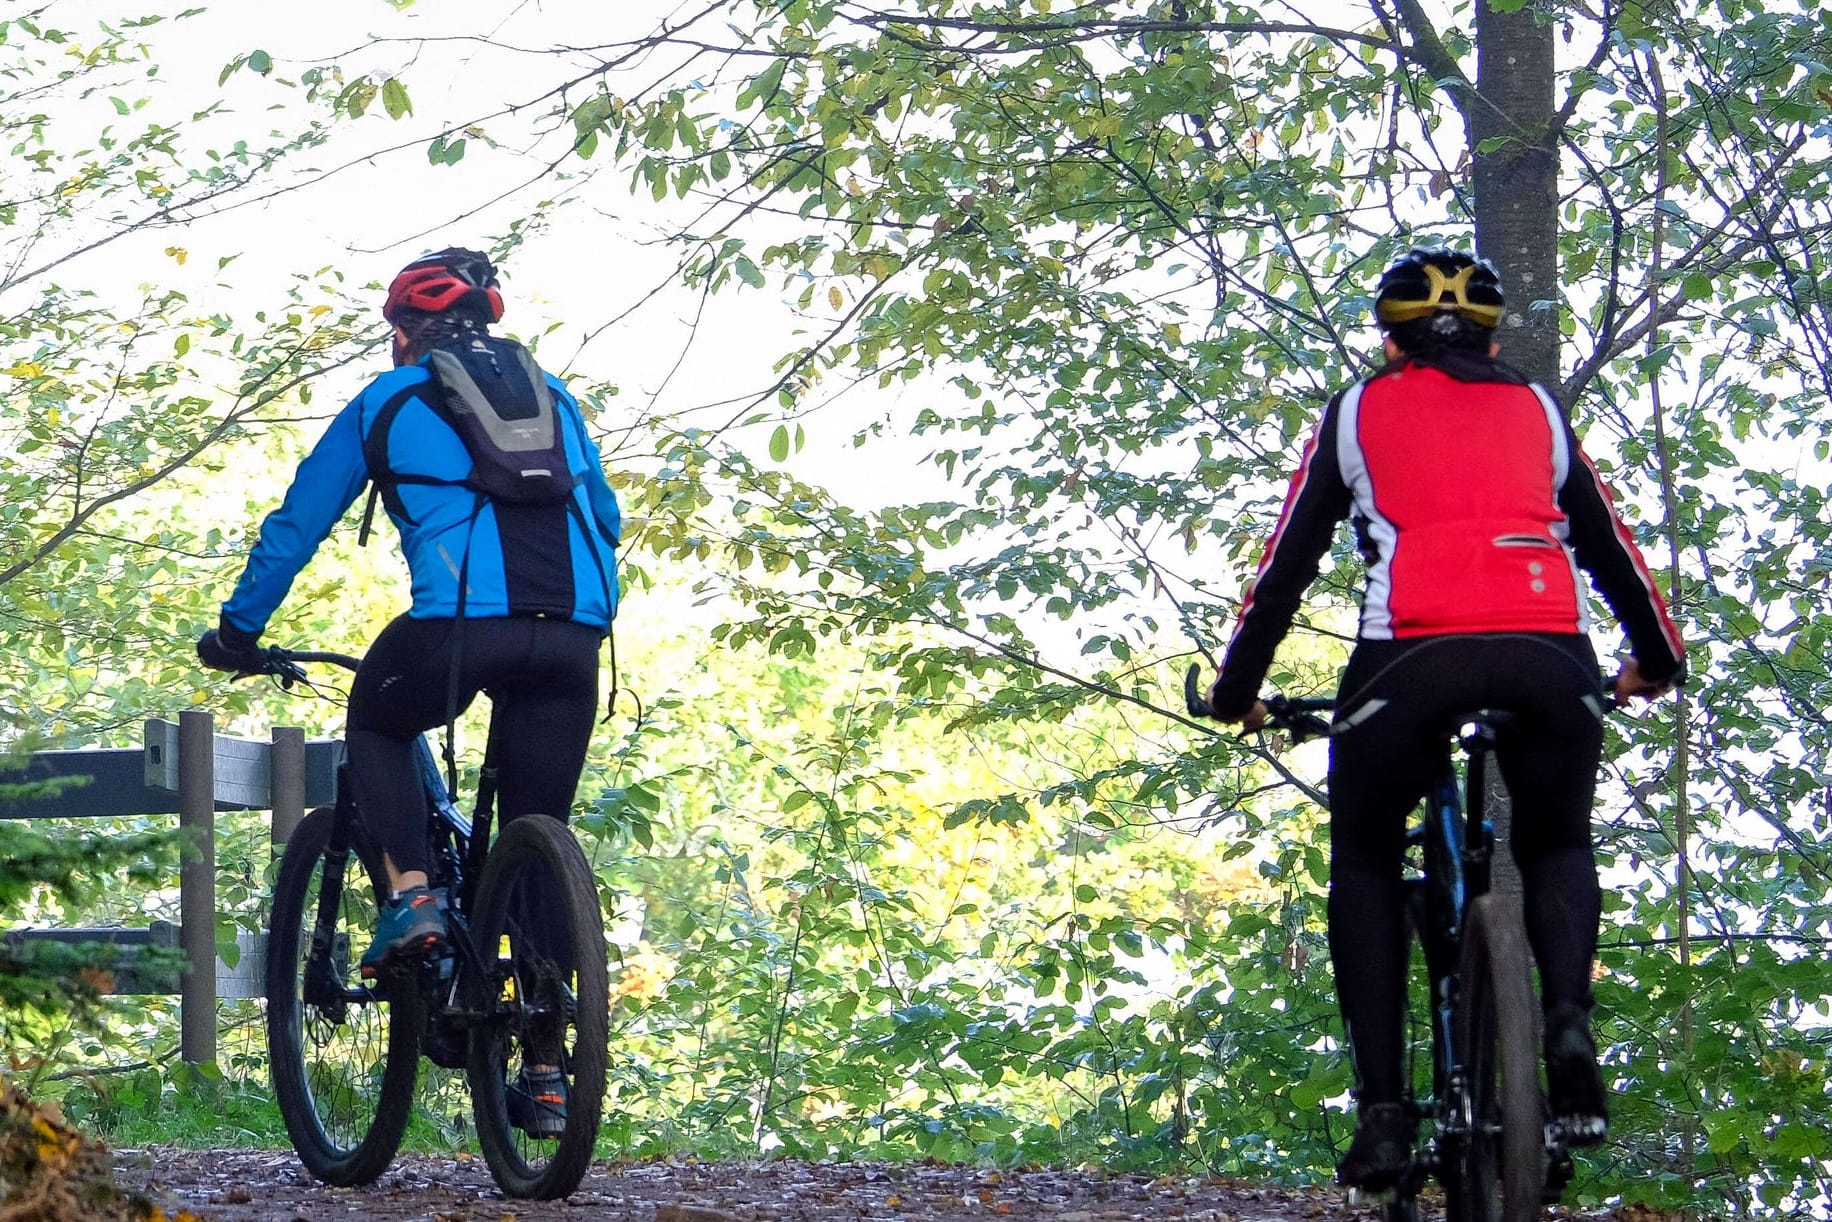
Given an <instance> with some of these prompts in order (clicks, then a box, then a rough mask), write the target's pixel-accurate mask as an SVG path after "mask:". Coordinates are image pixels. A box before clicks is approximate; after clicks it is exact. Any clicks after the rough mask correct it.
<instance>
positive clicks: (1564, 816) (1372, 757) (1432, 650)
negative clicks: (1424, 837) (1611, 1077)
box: [1329, 633, 1605, 1103]
mask: <svg viewBox="0 0 1832 1222" xmlns="http://www.w3.org/2000/svg"><path fill="white" fill-rule="evenodd" d="M1604 707H1605V706H1604V704H1603V696H1602V688H1601V685H1600V682H1599V676H1598V671H1597V661H1596V655H1595V654H1594V653H1593V652H1592V651H1591V648H1590V643H1589V641H1588V640H1587V639H1586V638H1584V637H1582V636H1575V635H1572V636H1566V635H1559V634H1548V633H1506V634H1493V635H1458V636H1434V637H1423V638H1415V639H1412V640H1404V641H1363V642H1361V643H1360V644H1358V645H1357V646H1356V648H1355V652H1354V655H1353V656H1352V657H1351V658H1350V659H1349V664H1348V667H1347V669H1346V670H1344V672H1343V675H1342V683H1341V689H1340V692H1339V694H1338V702H1337V710H1336V720H1337V722H1338V724H1339V726H1343V725H1347V726H1349V728H1347V729H1340V728H1339V729H1338V731H1337V732H1336V733H1334V734H1333V735H1332V736H1331V738H1330V767H1329V797H1330V836H1331V849H1330V896H1329V943H1330V959H1331V961H1332V962H1333V963H1334V965H1335V973H1336V993H1337V997H1338V999H1339V1000H1340V1002H1341V1005H1342V1017H1343V1021H1344V1022H1345V1023H1346V1024H1347V1026H1348V1031H1349V1042H1350V1045H1351V1047H1352V1049H1353V1052H1354V1058H1355V1072H1356V1078H1357V1081H1358V1084H1359V1089H1358V1092H1357V1093H1358V1097H1359V1098H1360V1100H1361V1101H1362V1102H1363V1103H1383V1102H1391V1101H1394V1100H1397V1099H1399V1098H1400V1097H1401V1093H1402V1088H1403V1085H1404V1084H1403V1082H1402V1080H1401V1069H1400V1066H1401V1046H1402V1042H1403V1039H1404V1030H1405V1027H1404V1024H1405V1004H1406V970H1407V966H1408V965H1407V960H1406V938H1405V926H1404V917H1403V914H1402V911H1401V908H1402V903H1403V901H1402V899H1401V891H1400V876H1401V868H1402V867H1401V858H1402V855H1403V852H1404V847H1405V826H1406V822H1407V817H1408V815H1409V814H1410V812H1411V811H1412V810H1413V809H1414V807H1416V806H1417V805H1418V803H1419V801H1420V800H1421V799H1422V798H1423V797H1424V794H1425V791H1426V789H1427V787H1428V786H1429V785H1430V783H1431V781H1432V779H1433V775H1432V774H1433V772H1434V771H1435V770H1436V766H1437V763H1438V761H1439V760H1440V759H1441V756H1440V754H1439V750H1440V748H1439V744H1440V742H1441V741H1442V739H1441V737H1440V735H1439V727H1440V726H1441V725H1442V724H1443V722H1444V721H1445V719H1446V718H1448V717H1450V716H1453V715H1455V714H1457V713H1460V712H1468V711H1470V710H1473V709H1477V708H1498V709H1507V710H1509V711H1511V712H1513V713H1514V714H1515V716H1516V718H1517V720H1518V727H1517V728H1516V729H1515V730H1513V731H1510V732H1509V733H1507V734H1505V735H1503V736H1502V738H1501V739H1500V741H1499V743H1498V744H1497V749H1496V756H1497V759H1498V762H1499V764H1500V766H1501V774H1502V777H1503V779H1504V780H1505V781H1506V782H1507V787H1508V792H1509V794H1510V796H1511V798H1512V800H1513V828H1512V845H1513V850H1514V860H1515V862H1516V863H1517V864H1518V865H1519V867H1520V874H1521V881H1522V884H1523V886H1524V888H1525V891H1526V921H1527V937H1528V939H1529V940H1530V941H1531V943H1532V945H1533V953H1534V956H1535V958H1536V959H1537V960H1538V961H1539V968H1540V979H1541V987H1542V991H1543V994H1544V998H1543V1000H1544V1003H1545V1005H1546V1006H1548V1007H1550V1006H1551V1005H1553V1004H1554V1003H1556V1002H1573V1003H1576V1004H1578V1005H1580V1006H1583V1007H1584V1008H1585V1009H1586V1010H1587V1011H1588V1009H1589V1007H1590V1001H1591V993H1590V970H1591V959H1592V957H1593V955H1594V954H1595V953H1596V945H1597V922H1598V920H1599V918H1600V915H1601V912H1602V893H1601V891H1600V890H1599V888H1598V885H1597V869H1596V858H1595V856H1594V853H1593V851H1592V847H1591V838H1590V810H1591V802H1592V799H1593V798H1594V796H1595V791H1596V775H1597V763H1598V761H1599V759H1600V757H1601V755H1602V748H1603V728H1602V716H1603V710H1604ZM1351 723H1352V724H1351Z"/></svg>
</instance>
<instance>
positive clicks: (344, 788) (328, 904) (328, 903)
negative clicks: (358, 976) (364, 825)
mask: <svg viewBox="0 0 1832 1222" xmlns="http://www.w3.org/2000/svg"><path fill="white" fill-rule="evenodd" d="M355 820H356V802H355V799H354V798H353V797H352V796H351V791H350V777H349V765H348V764H347V763H346V764H339V765H338V767H337V805H336V807H335V813H334V814H333V815H332V817H331V834H330V837H329V838H328V839H327V840H326V841H325V846H324V860H323V865H322V867H321V869H320V873H319V881H318V911H317V913H316V915H315V917H314V918H313V921H312V937H311V945H310V948H309V949H308V950H307V952H306V962H305V978H304V981H303V982H302V984H303V990H304V994H305V1001H306V1003H307V1004H308V1005H330V1004H334V1003H336V1002H339V1001H345V1000H349V999H350V997H351V994H350V992H349V991H348V990H346V989H345V988H344V982H343V977H342V973H340V972H338V971H336V970H335V959H336V954H337V912H338V908H339V907H340V906H341V905H342V903H343V888H344V869H345V867H346V865H347V864H348V862H349V860H350V846H351V844H352V842H353V839H354V838H353V836H352V834H351V829H352V828H353V827H354V826H355ZM381 898H382V897H381V896H380V895H377V896H376V903H377V906H378V907H379V906H380V903H381ZM344 955H345V958H346V960H347V959H348V956H349V948H348V946H347V945H346V946H345V948H344ZM346 966H348V965H347V963H346ZM360 991H361V990H358V993H360Z"/></svg>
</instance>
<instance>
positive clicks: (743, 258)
mask: <svg viewBox="0 0 1832 1222" xmlns="http://www.w3.org/2000/svg"><path fill="white" fill-rule="evenodd" d="M736 267H737V269H738V278H739V279H740V280H742V281H744V282H745V283H746V284H748V285H750V286H751V287H752V288H754V289H760V288H762V287H763V273H762V272H761V271H759V270H758V268H757V265H756V264H755V263H753V262H751V260H750V256H748V255H739V256H738V259H737V262H736Z"/></svg>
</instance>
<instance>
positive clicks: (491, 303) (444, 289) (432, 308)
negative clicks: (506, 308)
mask: <svg viewBox="0 0 1832 1222" xmlns="http://www.w3.org/2000/svg"><path fill="white" fill-rule="evenodd" d="M461 302H468V303H470V304H473V305H476V306H479V307H481V308H482V310H483V311H484V313H486V314H488V315H489V316H490V321H491V322H497V321H499V320H500V319H501V318H502V316H503V295H502V293H501V291H500V290H499V289H498V287H497V282H496V266H495V265H494V264H493V263H491V262H490V257H489V256H488V255H486V254H483V253H482V252H481V251H475V250H466V249H464V248H463V247H461V246H453V247H450V248H448V249H446V250H441V251H439V252H437V253H435V254H430V255H424V256H422V257H421V258H418V259H415V260H414V261H413V262H412V263H409V264H408V265H407V266H406V267H403V268H402V269H401V270H400V272H399V273H398V274H397V275H396V276H395V278H394V281H393V282H392V283H391V284H389V286H388V300H387V301H385V302H383V303H382V317H383V318H386V319H387V320H388V321H389V322H395V321H397V315H399V313H400V312H401V311H402V310H420V311H423V312H425V313H427V314H443V313H445V311H447V310H449V309H451V308H452V307H453V306H456V305H458V304H460V303H461Z"/></svg>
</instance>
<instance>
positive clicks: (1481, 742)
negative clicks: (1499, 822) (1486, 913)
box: [1458, 709, 1513, 899]
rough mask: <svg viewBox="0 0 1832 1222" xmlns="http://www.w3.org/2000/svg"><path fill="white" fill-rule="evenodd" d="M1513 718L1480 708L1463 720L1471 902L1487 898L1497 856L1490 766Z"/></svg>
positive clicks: (1465, 857)
mask: <svg viewBox="0 0 1832 1222" xmlns="http://www.w3.org/2000/svg"><path fill="white" fill-rule="evenodd" d="M1512 722H1513V715H1512V714H1510V713H1506V712H1503V711H1501V710H1498V709H1477V710H1475V711H1474V712H1472V713H1471V714H1470V715H1469V716H1468V717H1467V718H1465V719H1464V721H1463V726H1462V729H1461V731H1460V732H1459V735H1458V742H1459V745H1461V746H1462V748H1463V755H1464V759H1465V761H1466V763H1467V767H1466V768H1465V770H1464V792H1463V809H1464V813H1465V815H1466V816H1467V819H1468V822H1467V823H1466V824H1465V829H1466V830H1465V834H1464V838H1463V867H1464V877H1465V881H1466V885H1467V888H1468V889H1467V894H1468V896H1469V898H1470V899H1474V898H1475V897H1476V896H1478V895H1486V894H1487V893H1488V889H1489V870H1490V863H1491V861H1492V860H1493V858H1494V853H1495V825H1494V822H1493V821H1492V820H1490V818H1489V816H1488V765H1489V761H1490V759H1491V758H1492V757H1493V754H1494V751H1495V747H1496V744H1497V743H1498V742H1499V741H1500V738H1501V733H1502V731H1503V730H1504V729H1505V728H1507V727H1508V726H1509V725H1510V724H1512Z"/></svg>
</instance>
